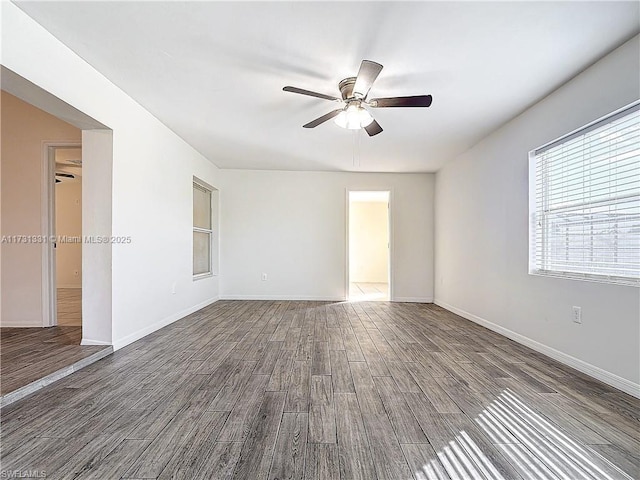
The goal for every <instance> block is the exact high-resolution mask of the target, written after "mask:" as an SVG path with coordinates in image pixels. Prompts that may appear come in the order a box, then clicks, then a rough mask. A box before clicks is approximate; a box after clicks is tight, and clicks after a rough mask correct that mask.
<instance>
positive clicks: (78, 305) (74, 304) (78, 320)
mask: <svg viewBox="0 0 640 480" xmlns="http://www.w3.org/2000/svg"><path fill="white" fill-rule="evenodd" d="M56 295H57V306H56V307H57V308H56V310H57V320H58V325H59V326H61V327H62V326H73V327H80V326H82V289H81V288H58V289H57V290H56Z"/></svg>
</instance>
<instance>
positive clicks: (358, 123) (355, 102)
mask: <svg viewBox="0 0 640 480" xmlns="http://www.w3.org/2000/svg"><path fill="white" fill-rule="evenodd" d="M381 71H382V65H380V64H379V63H376V62H372V61H371V60H363V61H362V63H361V64H360V70H359V71H358V76H356V77H348V78H345V79H344V80H342V81H341V82H340V83H339V84H338V89H339V90H340V95H341V97H342V99H340V98H338V97H332V96H331V95H325V94H324V93H318V92H312V91H310V90H304V89H302V88H297V87H290V86H287V87H284V88H283V90H284V91H285V92H291V93H297V94H300V95H307V96H310V97H316V98H321V99H323V100H331V101H335V102H340V103H344V106H343V107H342V108H338V109H336V110H333V111H331V112H329V113H327V114H325V115H323V116H321V117H319V118H316V119H315V120H313V121H311V122H309V123H307V124H305V125H303V127H304V128H315V127H317V126H318V125H320V124H322V123H324V122H326V121H328V120H331V119H332V118H334V123H335V124H336V125H338V126H340V127H342V128H346V129H349V130H359V129H361V128H364V129H365V131H366V132H367V134H368V135H369V136H370V137H373V136H374V135H377V134H379V133H380V132H382V127H381V126H380V124H379V123H378V122H376V121H375V119H374V118H373V117H372V116H371V114H370V113H369V111H368V110H367V109H366V108H364V105H366V106H368V107H371V108H386V107H429V106H430V105H431V101H432V97H431V95H414V96H410V97H391V98H373V99H371V100H367V95H369V90H371V86H372V85H373V82H375V80H376V78H378V75H380V72H381Z"/></svg>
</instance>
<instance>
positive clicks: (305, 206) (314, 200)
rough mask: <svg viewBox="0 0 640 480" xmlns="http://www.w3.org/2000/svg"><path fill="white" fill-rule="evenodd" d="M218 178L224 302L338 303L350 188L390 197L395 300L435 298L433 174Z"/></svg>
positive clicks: (248, 173) (241, 174)
mask: <svg viewBox="0 0 640 480" xmlns="http://www.w3.org/2000/svg"><path fill="white" fill-rule="evenodd" d="M219 173H220V185H221V189H220V204H221V217H220V220H221V225H220V230H221V235H222V237H221V266H220V273H221V277H222V279H223V283H222V286H221V296H222V297H225V298H278V299H317V300H320V299H326V300H343V299H344V298H345V294H346V291H345V271H346V251H347V247H346V205H347V193H346V192H347V190H349V189H352V190H391V192H392V193H391V218H392V222H393V225H392V242H391V243H392V249H393V251H392V261H391V264H392V269H393V272H392V276H393V278H392V286H393V294H394V298H395V300H397V301H431V300H432V299H433V209H432V205H433V181H434V176H433V175H432V174H369V173H329V172H281V171H256V170H221V171H220V172H219ZM262 273H266V274H267V275H268V280H267V281H262V280H261V279H260V278H261V274H262Z"/></svg>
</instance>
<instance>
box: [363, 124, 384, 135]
mask: <svg viewBox="0 0 640 480" xmlns="http://www.w3.org/2000/svg"><path fill="white" fill-rule="evenodd" d="M364 129H365V130H366V131H367V133H368V134H369V136H370V137H373V136H374V135H377V134H379V133H380V132H382V127H381V126H380V124H379V123H378V122H376V121H375V120H374V121H373V122H371V123H370V124H369V125H367V126H366V127H364Z"/></svg>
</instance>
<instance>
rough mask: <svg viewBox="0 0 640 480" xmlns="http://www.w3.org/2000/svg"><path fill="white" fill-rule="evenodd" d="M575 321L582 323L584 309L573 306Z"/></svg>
mask: <svg viewBox="0 0 640 480" xmlns="http://www.w3.org/2000/svg"><path fill="white" fill-rule="evenodd" d="M573 322H574V323H582V309H581V308H580V307H573Z"/></svg>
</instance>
